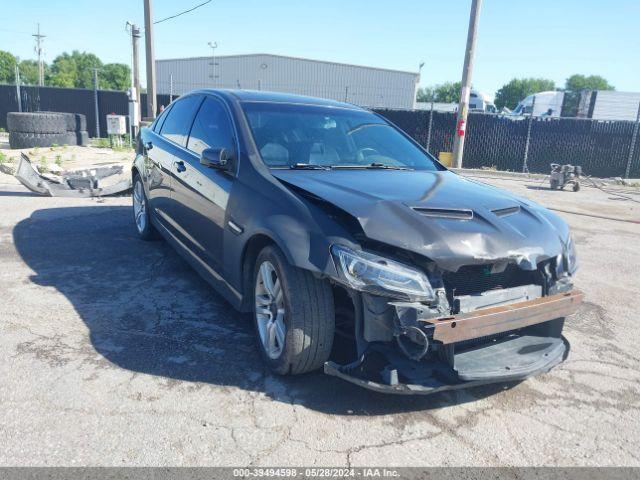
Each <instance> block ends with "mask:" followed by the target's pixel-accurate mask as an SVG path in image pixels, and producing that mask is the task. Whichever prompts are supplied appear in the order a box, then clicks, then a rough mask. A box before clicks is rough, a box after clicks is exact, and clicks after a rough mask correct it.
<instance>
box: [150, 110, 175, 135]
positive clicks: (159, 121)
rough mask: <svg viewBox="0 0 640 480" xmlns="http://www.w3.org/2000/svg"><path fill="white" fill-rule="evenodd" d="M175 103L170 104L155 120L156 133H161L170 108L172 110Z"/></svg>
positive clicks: (154, 128) (154, 129)
mask: <svg viewBox="0 0 640 480" xmlns="http://www.w3.org/2000/svg"><path fill="white" fill-rule="evenodd" d="M171 107H173V104H171V105H169V106H168V107H167V109H166V110H165V111H164V112H162V113H161V114H160V116H159V117H158V118H156V120H155V122H153V129H152V130H153V131H154V132H156V133H160V129H161V128H162V124H163V123H164V121H165V120H166V119H167V115H169V110H171Z"/></svg>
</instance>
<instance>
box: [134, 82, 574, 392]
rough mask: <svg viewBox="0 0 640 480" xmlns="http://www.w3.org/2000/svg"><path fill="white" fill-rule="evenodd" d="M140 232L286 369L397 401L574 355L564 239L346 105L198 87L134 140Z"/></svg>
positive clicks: (560, 229) (541, 212)
mask: <svg viewBox="0 0 640 480" xmlns="http://www.w3.org/2000/svg"><path fill="white" fill-rule="evenodd" d="M132 178H133V185H134V190H133V210H134V219H135V224H136V227H137V230H138V233H139V235H140V236H141V237H142V238H144V239H151V238H153V237H155V236H156V235H157V234H160V235H161V236H162V237H164V238H165V239H166V240H167V241H168V242H169V243H170V244H171V245H172V246H174V247H175V248H176V250H177V251H178V252H179V253H180V254H181V255H182V256H183V257H184V258H185V259H186V260H187V261H188V262H189V263H190V264H191V265H192V266H193V267H194V268H195V269H196V270H197V271H198V272H199V273H200V274H201V275H202V277H203V278H204V279H205V280H207V281H208V282H209V283H210V284H211V285H213V286H214V287H215V288H216V289H217V290H218V291H219V292H220V293H221V294H222V295H223V296H224V297H225V298H226V299H227V300H228V301H229V302H230V303H231V304H232V305H233V306H234V307H235V308H237V309H239V310H241V311H244V312H251V314H252V318H253V322H254V325H255V330H256V336H257V339H258V341H257V343H258V346H259V350H260V353H261V355H262V358H263V359H264V361H265V362H266V364H267V365H268V366H269V367H270V368H271V370H272V371H273V372H275V373H278V374H298V373H304V372H309V371H312V370H315V369H319V368H322V367H324V370H325V372H327V373H329V374H331V375H336V376H338V377H340V378H343V379H345V380H347V381H350V382H353V383H356V384H359V385H361V386H363V387H367V388H371V389H374V390H380V391H385V392H391V393H407V394H415V393H432V392H435V391H439V390H443V389H451V388H462V387H468V386H473V385H478V384H482V383H491V382H501V381H507V380H521V379H524V378H526V377H528V376H531V375H535V374H538V373H541V372H545V371H547V370H549V369H550V368H552V367H553V366H554V365H556V364H558V363H559V362H561V361H562V360H563V358H564V357H565V356H566V355H567V352H568V347H567V343H566V340H565V339H564V338H563V337H562V329H563V324H564V321H565V317H567V316H568V315H570V314H571V313H572V312H574V311H575V309H576V308H577V306H578V304H579V303H580V301H581V299H582V294H581V293H580V292H578V291H576V290H574V289H573V284H572V282H573V275H574V273H575V271H576V268H577V261H576V254H575V247H574V244H573V242H572V240H571V236H570V233H569V229H568V227H567V225H566V224H565V222H564V221H562V220H561V219H560V218H559V217H558V216H557V215H555V214H553V213H552V212H550V211H548V210H546V209H544V208H542V207H541V206H539V205H536V204H534V203H532V202H529V201H527V200H523V199H520V198H518V197H515V196H513V195H511V194H508V193H506V192H503V191H501V190H498V189H496V188H492V187H489V186H487V185H484V184H481V183H478V182H474V181H471V180H468V179H465V178H462V177H460V176H459V175H457V174H455V173H453V172H450V171H448V170H447V169H446V168H445V167H443V166H442V165H440V164H439V163H438V162H437V161H436V160H435V159H434V158H432V157H431V156H430V155H429V154H428V153H427V152H426V151H425V150H423V149H422V148H421V147H420V146H419V145H418V144H417V143H416V142H415V141H413V140H412V139H411V138H410V137H408V136H407V135H405V134H404V133H403V132H402V131H400V130H398V129H397V128H396V127H394V126H393V125H391V124H390V123H389V122H388V121H387V120H385V119H384V118H383V117H381V116H379V115H376V114H374V113H372V112H369V111H367V110H364V109H361V108H358V107H354V106H353V105H348V104H345V103H340V102H335V101H329V100H320V99H315V98H309V97H301V96H293V95H286V94H276V93H267V92H250V91H224V90H199V91H195V92H192V93H190V94H187V95H184V96H182V97H180V98H179V99H178V100H177V101H175V102H173V103H172V104H171V105H170V106H169V107H168V108H167V109H166V110H165V111H164V112H163V113H162V115H160V116H159V117H158V118H157V119H156V120H155V121H154V122H153V124H152V125H151V126H149V127H148V128H145V129H143V130H142V132H141V134H140V137H139V139H138V146H137V155H136V159H135V161H134V163H133V168H132Z"/></svg>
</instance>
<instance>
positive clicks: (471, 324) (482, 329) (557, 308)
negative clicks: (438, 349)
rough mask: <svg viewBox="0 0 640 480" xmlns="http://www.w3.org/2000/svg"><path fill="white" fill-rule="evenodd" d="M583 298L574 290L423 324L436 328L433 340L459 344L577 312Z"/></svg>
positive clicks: (428, 321)
mask: <svg viewBox="0 0 640 480" xmlns="http://www.w3.org/2000/svg"><path fill="white" fill-rule="evenodd" d="M583 298H584V294H583V293H582V292H580V291H579V290H573V291H571V292H566V293H559V294H557V295H551V296H548V297H541V298H536V299H535V300H528V301H526V302H519V303H512V304H510V305H502V306H500V307H493V308H485V309H482V310H476V311H475V312H470V313H465V314H461V315H455V316H452V317H445V318H439V319H426V320H423V321H424V322H427V323H430V324H432V325H433V326H434V332H433V339H434V340H438V341H440V342H442V343H443V344H449V343H456V342H462V341H464V340H471V339H473V338H478V337H484V336H487V335H495V334H497V333H502V332H508V331H509V330H516V329H518V328H524V327H528V326H531V325H536V324H539V323H543V322H547V321H549V320H554V319H556V318H561V317H566V316H568V315H571V314H572V313H575V311H576V310H577V309H578V306H579V305H580V303H582V300H583Z"/></svg>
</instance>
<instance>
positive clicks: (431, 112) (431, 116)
mask: <svg viewBox="0 0 640 480" xmlns="http://www.w3.org/2000/svg"><path fill="white" fill-rule="evenodd" d="M432 125H433V100H432V101H431V111H430V112H429V128H428V130H427V145H426V146H425V148H426V149H427V152H429V147H430V146H431V127H432Z"/></svg>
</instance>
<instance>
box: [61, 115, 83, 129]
mask: <svg viewBox="0 0 640 480" xmlns="http://www.w3.org/2000/svg"><path fill="white" fill-rule="evenodd" d="M64 115H65V117H66V120H67V130H68V131H69V132H82V131H86V130H87V117H86V116H84V115H82V114H81V113H65V114H64Z"/></svg>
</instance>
